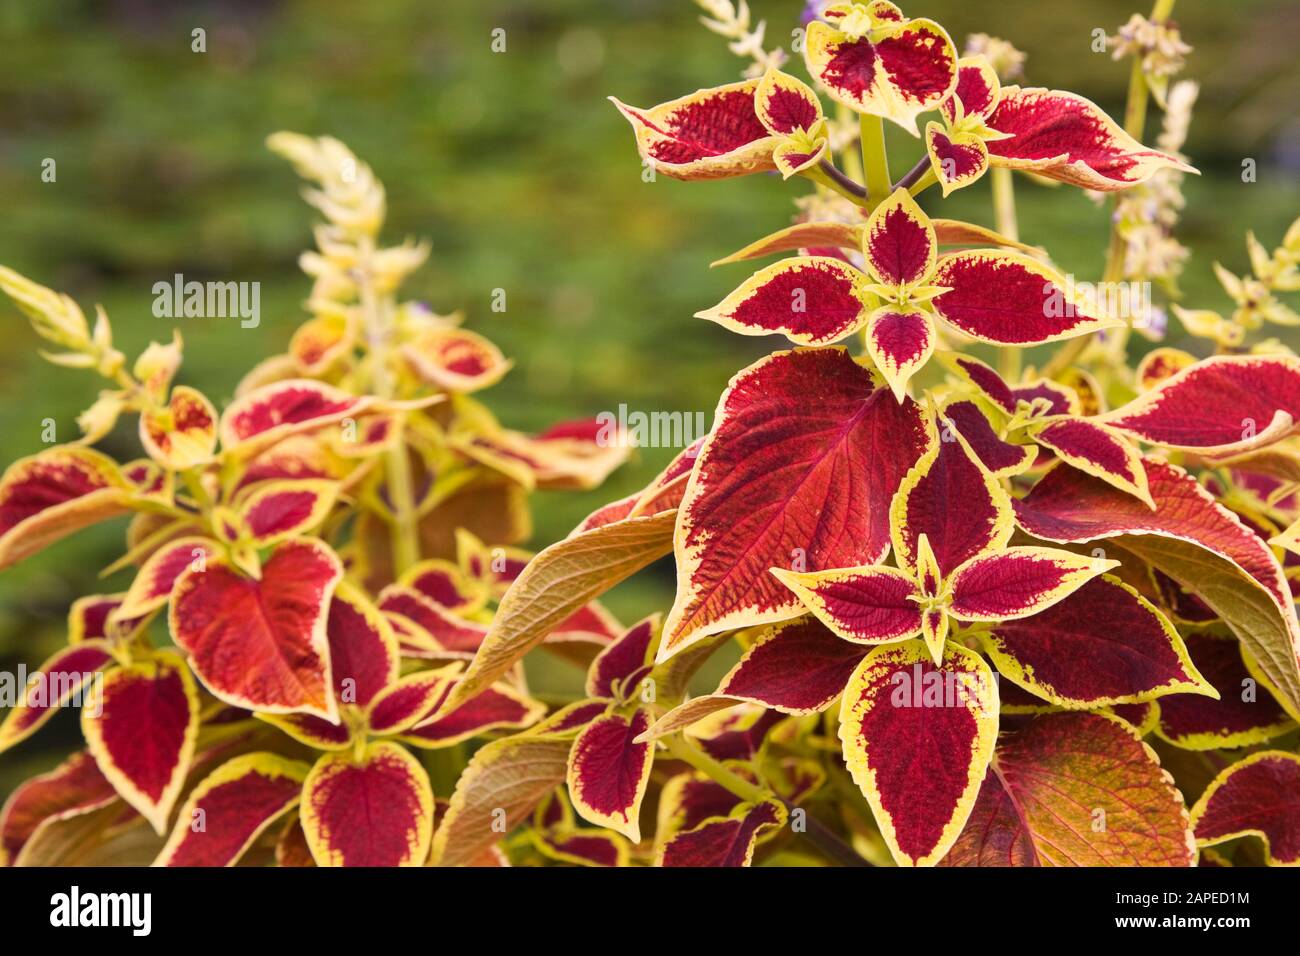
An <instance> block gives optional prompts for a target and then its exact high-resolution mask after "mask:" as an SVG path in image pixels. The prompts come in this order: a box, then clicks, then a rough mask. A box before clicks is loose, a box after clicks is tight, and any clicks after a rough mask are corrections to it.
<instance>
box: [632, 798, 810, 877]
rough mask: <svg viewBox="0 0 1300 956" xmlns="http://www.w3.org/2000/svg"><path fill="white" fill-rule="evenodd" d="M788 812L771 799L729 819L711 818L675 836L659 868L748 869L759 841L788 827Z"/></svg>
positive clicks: (661, 854)
mask: <svg viewBox="0 0 1300 956" xmlns="http://www.w3.org/2000/svg"><path fill="white" fill-rule="evenodd" d="M785 821H786V810H785V807H783V806H782V805H781V804H779V803H777V802H775V801H772V800H768V801H765V802H763V803H759V804H744V805H743V806H741V807H737V808H736V809H735V810H734V811H733V812H732V814H731V816H727V817H712V818H710V819H707V820H705V821H704V822H703V823H701V824H700V825H699V826H697V827H695V828H694V829H692V830H686V831H684V832H681V833H676V834H674V835H673V837H672V838H671V839H670V840H668V842H667V843H665V844H664V846H663V848H662V849H661V850H660V851H659V853H658V856H657V858H656V860H655V863H656V865H658V866H707V867H740V866H749V865H750V864H751V863H752V862H753V860H754V848H755V847H756V846H757V844H758V841H759V840H761V839H762V838H763V837H764V836H766V835H767V834H769V833H771V832H772V831H774V830H777V829H779V828H780V827H782V826H784V825H785Z"/></svg>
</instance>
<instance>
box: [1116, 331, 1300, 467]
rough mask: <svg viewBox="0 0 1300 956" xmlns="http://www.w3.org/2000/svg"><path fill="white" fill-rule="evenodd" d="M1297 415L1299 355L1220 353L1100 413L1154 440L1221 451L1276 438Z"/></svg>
mask: <svg viewBox="0 0 1300 956" xmlns="http://www.w3.org/2000/svg"><path fill="white" fill-rule="evenodd" d="M1298 418H1300V359H1297V358H1295V357H1294V356H1290V355H1221V356H1214V357H1212V358H1207V359H1204V360H1202V361H1200V362H1197V363H1196V364H1195V365H1192V366H1190V367H1188V368H1185V369H1183V370H1182V371H1181V372H1178V373H1176V374H1174V375H1171V376H1170V377H1169V378H1166V379H1164V380H1163V381H1162V382H1160V384H1159V385H1157V386H1156V387H1155V388H1153V389H1151V390H1150V391H1147V392H1144V393H1143V394H1141V395H1139V396H1138V397H1137V398H1135V399H1134V400H1133V401H1131V402H1129V403H1128V404H1127V405H1124V406H1122V407H1120V408H1117V409H1115V410H1114V411H1113V412H1110V413H1108V414H1106V415H1104V416H1102V418H1101V419H1100V420H1101V421H1102V422H1104V423H1106V424H1109V425H1112V426H1114V427H1115V428H1118V429H1119V430H1120V431H1123V432H1126V433H1128V434H1130V435H1133V436H1134V437H1136V438H1140V439H1142V440H1143V441H1147V442H1150V443H1152V444H1153V445H1163V446H1165V447H1167V448H1180V449H1188V450H1191V451H1196V452H1198V453H1200V454H1204V455H1214V456H1225V455H1230V454H1236V453H1239V452H1243V451H1249V450H1250V449H1253V448H1259V447H1262V446H1264V445H1269V444H1272V443H1274V442H1277V441H1280V440H1281V439H1283V438H1285V437H1286V436H1288V435H1290V434H1292V433H1293V432H1294V431H1295V430H1296V422H1297V419H1298Z"/></svg>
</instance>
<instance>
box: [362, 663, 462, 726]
mask: <svg viewBox="0 0 1300 956" xmlns="http://www.w3.org/2000/svg"><path fill="white" fill-rule="evenodd" d="M457 670H459V665H456V664H452V665H449V666H447V667H442V668H439V669H437V670H431V671H415V672H414V673H411V674H407V675H406V676H405V677H402V678H400V679H398V680H395V681H393V683H391V684H389V685H388V686H387V687H385V688H384V689H383V690H382V691H381V692H380V693H379V694H377V695H376V696H375V698H374V700H372V701H371V702H370V704H369V706H368V707H367V708H366V719H367V723H368V724H369V729H370V732H371V733H372V734H400V733H401V732H402V731H404V730H409V729H410V728H411V727H414V726H415V725H416V724H417V723H419V722H420V721H421V720H423V719H424V718H425V717H427V716H428V715H429V713H430V712H431V711H432V710H433V708H434V707H436V706H437V705H438V702H439V701H440V700H441V699H442V697H443V696H444V695H445V694H446V693H447V691H448V689H449V688H448V686H447V685H448V684H449V683H450V681H451V679H452V676H453V675H454V674H455V672H456V671H457Z"/></svg>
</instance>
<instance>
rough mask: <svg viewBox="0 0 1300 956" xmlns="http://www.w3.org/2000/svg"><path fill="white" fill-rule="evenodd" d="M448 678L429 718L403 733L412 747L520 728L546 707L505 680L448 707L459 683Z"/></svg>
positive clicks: (447, 743) (446, 744)
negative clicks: (448, 702)
mask: <svg viewBox="0 0 1300 956" xmlns="http://www.w3.org/2000/svg"><path fill="white" fill-rule="evenodd" d="M459 682H460V681H459V680H458V679H454V678H453V679H448V680H446V681H445V682H444V684H443V686H442V687H441V688H440V689H439V691H440V696H437V697H435V699H434V703H433V706H432V708H430V709H429V710H428V711H426V713H431V714H432V715H433V716H432V717H428V718H427V719H425V720H424V721H422V722H421V723H419V724H417V725H416V726H415V727H413V728H411V729H410V730H407V731H405V732H404V733H403V734H402V739H403V740H405V741H406V742H407V743H409V744H411V745H412V746H414V747H422V748H427V749H436V748H439V747H450V746H452V745H453V744H458V743H460V742H461V741H462V740H468V739H469V738H471V737H477V736H478V735H479V734H483V733H486V732H487V731H489V730H502V729H519V728H522V727H527V726H529V725H531V724H533V723H536V721H537V720H539V719H540V718H541V716H542V714H544V713H546V706H545V705H544V704H541V703H539V702H538V701H535V700H533V699H532V698H530V697H529V696H528V695H527V694H525V693H523V692H522V691H519V690H517V689H515V688H513V687H511V686H510V685H508V684H506V683H504V682H500V681H499V682H497V683H496V684H493V685H492V686H491V687H489V688H487V689H486V690H482V691H480V692H479V693H477V694H475V695H474V696H473V697H471V698H469V699H468V700H466V701H465V702H464V703H461V704H458V705H456V706H455V707H453V708H451V709H447V706H446V702H447V700H448V699H449V697H450V696H451V694H452V692H453V691H454V690H455V689H456V687H457V686H458V684H459Z"/></svg>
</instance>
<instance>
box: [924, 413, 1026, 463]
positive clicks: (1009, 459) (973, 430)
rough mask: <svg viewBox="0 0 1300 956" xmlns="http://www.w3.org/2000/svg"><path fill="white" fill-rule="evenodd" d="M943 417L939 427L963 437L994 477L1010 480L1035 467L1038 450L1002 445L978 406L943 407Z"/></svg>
mask: <svg viewBox="0 0 1300 956" xmlns="http://www.w3.org/2000/svg"><path fill="white" fill-rule="evenodd" d="M940 415H941V418H940V427H941V428H945V429H951V430H952V431H955V432H956V433H957V434H959V435H961V437H962V440H963V441H965V442H966V445H967V447H969V448H970V450H971V451H972V452H974V453H975V457H976V458H977V459H979V462H980V464H981V465H983V466H984V467H985V468H986V469H987V470H988V472H989V474H991V475H993V477H995V478H1009V477H1012V476H1014V475H1018V474H1021V473H1022V472H1024V471H1027V470H1028V469H1029V468H1030V467H1031V466H1032V465H1033V464H1034V459H1035V458H1036V457H1037V449H1036V448H1034V446H1033V445H1014V444H1012V443H1011V442H1007V441H1003V440H1002V439H1001V437H999V436H998V433H997V432H996V431H994V429H993V426H992V425H991V424H990V423H989V419H988V416H986V415H985V414H984V412H983V411H982V410H981V409H980V407H979V405H977V404H976V403H975V402H973V401H968V400H966V399H961V400H959V401H952V402H949V403H948V404H946V405H944V406H943V408H942V410H941V411H940Z"/></svg>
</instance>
